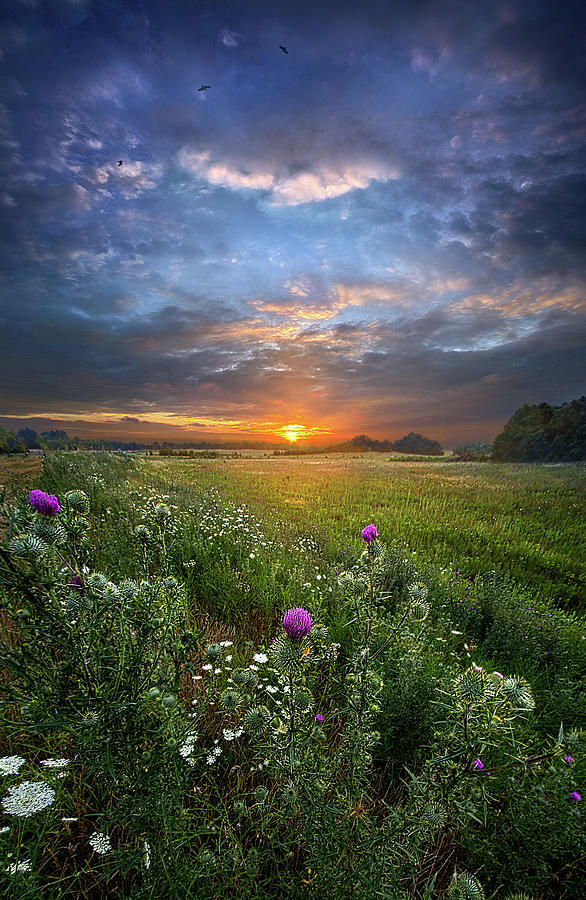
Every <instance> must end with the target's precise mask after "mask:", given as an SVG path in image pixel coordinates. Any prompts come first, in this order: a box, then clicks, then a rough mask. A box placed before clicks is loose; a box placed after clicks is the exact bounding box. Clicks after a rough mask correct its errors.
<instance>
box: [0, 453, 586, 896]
mask: <svg viewBox="0 0 586 900" xmlns="http://www.w3.org/2000/svg"><path fill="white" fill-rule="evenodd" d="M583 478H584V466H579V465H568V466H556V467H547V466H527V465H515V466H513V465H508V466H493V465H490V464H488V465H485V464H469V463H465V464H461V463H454V462H450V461H443V462H441V461H434V462H431V461H428V460H425V461H420V462H415V461H408V460H404V461H400V462H399V461H396V460H391V459H389V458H387V457H386V456H383V455H381V454H378V455H375V454H368V455H362V456H336V457H330V458H329V459H328V458H326V457H323V456H322V457H314V458H311V457H303V458H289V457H287V458H271V457H266V456H261V455H256V456H252V455H248V456H247V457H239V458H235V457H231V458H228V457H225V458H220V457H218V458H215V459H205V458H201V459H195V460H194V459H181V458H172V459H169V458H159V457H151V456H143V455H138V454H136V455H135V454H120V453H54V454H50V455H49V456H48V458H47V459H46V460H44V461H41V460H32V459H11V460H3V461H2V462H1V464H0V485H4V486H5V487H6V498H5V502H4V504H2V505H1V507H0V515H1V517H2V526H3V530H4V532H5V533H4V540H3V541H0V776H1V777H0V788H1V789H2V792H1V795H0V884H2V888H3V889H4V885H5V884H6V890H5V892H4V893H3V894H2V896H6V897H7V898H10V900H25V898H26V900H29V898H30V900H40V898H43V900H98V898H102V897H124V898H128V900H159V898H161V900H162V898H167V897H169V898H178V900H179V898H184V897H193V898H200V897H202V898H204V897H205V898H206V900H224V898H225V897H234V898H237V900H251V898H252V900H254V898H257V900H265V898H271V900H272V898H291V900H303V898H304V897H307V896H313V897H315V898H317V900H322V898H323V900H330V898H331V897H332V896H335V897H336V898H338V900H372V898H374V897H385V898H387V900H469V898H470V897H473V898H479V900H483V898H486V900H519V898H521V897H522V898H523V900H526V898H528V900H562V898H563V900H582V896H583V891H582V889H581V888H580V884H582V885H583V884H584V877H585V874H586V873H585V866H584V864H585V857H584V846H586V829H585V827H584V816H583V812H582V807H583V803H582V796H583V784H584V778H585V776H586V728H585V725H586V695H585V694H584V689H583V685H584V678H585V677H586V653H585V651H584V648H585V647H586V635H585V633H584V619H583V618H581V617H580V615H579V613H578V603H579V599H580V589H579V586H580V585H581V584H582V585H583V577H584V572H583V569H581V568H580V566H581V554H580V549H581V540H582V536H583V531H582V521H583V517H582V513H583V507H582V504H583V498H582V492H581V484H582V483H583ZM31 489H35V491H37V492H40V494H41V495H42V496H41V497H39V494H38V493H37V494H33V496H32V497H30V496H29V491H30V490H31ZM43 492H46V493H43ZM47 494H49V495H53V496H50V497H47ZM55 498H57V500H55ZM56 503H58V506H59V509H56ZM46 504H49V506H47V505H46ZM371 522H374V523H375V524H376V526H377V528H378V532H379V535H380V540H376V539H374V540H372V543H368V540H367V537H364V538H362V537H361V531H362V529H363V528H364V527H365V526H366V525H367V524H369V523H371ZM370 537H372V535H370ZM544 560H545V562H546V563H547V565H545V564H544ZM497 569H500V570H502V573H504V574H499V573H498V572H496V571H495V570H497ZM507 572H508V573H512V574H513V575H514V576H515V578H514V579H512V578H510V577H508V575H507V574H506V573H507ZM473 576H474V577H473ZM568 585H573V590H574V593H573V594H571V595H570V594H569V592H568V589H567V586H568ZM552 598H553V599H555V600H557V605H556V603H554V602H552ZM570 600H571V601H572V602H573V604H574V605H575V607H576V609H574V610H573V611H572V612H571V613H569V612H568V611H567V610H562V609H560V608H559V607H560V606H561V605H562V604H564V603H568V602H569V601H570ZM287 622H288V623H289V625H288V626H287ZM292 622H293V623H294V627H291V623H292ZM300 623H301V625H300ZM454 873H456V880H454V879H455V875H454ZM515 891H523V892H524V893H523V894H519V893H514V892H515Z"/></svg>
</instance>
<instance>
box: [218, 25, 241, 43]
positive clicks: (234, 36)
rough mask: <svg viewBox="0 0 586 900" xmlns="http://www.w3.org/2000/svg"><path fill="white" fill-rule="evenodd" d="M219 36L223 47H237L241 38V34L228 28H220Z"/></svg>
mask: <svg viewBox="0 0 586 900" xmlns="http://www.w3.org/2000/svg"><path fill="white" fill-rule="evenodd" d="M219 38H220V41H221V42H222V44H223V45H224V47H237V46H238V45H239V43H240V41H241V40H242V35H241V34H238V32H237V31H232V30H231V29H230V28H222V30H221V31H220V34H219Z"/></svg>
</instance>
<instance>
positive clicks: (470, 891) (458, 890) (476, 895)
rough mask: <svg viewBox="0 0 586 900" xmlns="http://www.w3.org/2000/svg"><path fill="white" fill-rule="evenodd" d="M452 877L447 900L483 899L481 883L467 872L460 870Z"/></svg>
mask: <svg viewBox="0 0 586 900" xmlns="http://www.w3.org/2000/svg"><path fill="white" fill-rule="evenodd" d="M454 879H455V880H454V881H453V883H452V884H451V885H450V890H449V893H448V897H449V900H484V890H483V888H482V885H481V884H480V882H479V881H478V880H477V879H476V878H474V876H473V875H470V873H469V872H462V873H461V874H460V875H457V876H454Z"/></svg>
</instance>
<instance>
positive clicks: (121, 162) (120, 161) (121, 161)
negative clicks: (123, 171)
mask: <svg viewBox="0 0 586 900" xmlns="http://www.w3.org/2000/svg"><path fill="white" fill-rule="evenodd" d="M123 162H124V160H122V159H119V160H118V168H120V166H121V165H122V164H123Z"/></svg>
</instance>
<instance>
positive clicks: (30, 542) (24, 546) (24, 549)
mask: <svg viewBox="0 0 586 900" xmlns="http://www.w3.org/2000/svg"><path fill="white" fill-rule="evenodd" d="M10 549H11V550H12V552H13V553H14V554H15V556H22V557H25V558H26V557H28V558H30V559H38V558H39V557H40V556H44V555H45V553H46V552H47V545H46V544H45V543H43V541H41V540H40V539H39V538H38V537H36V536H35V535H34V534H27V535H25V536H24V537H23V538H16V539H15V540H14V541H12V543H11V544H10Z"/></svg>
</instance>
